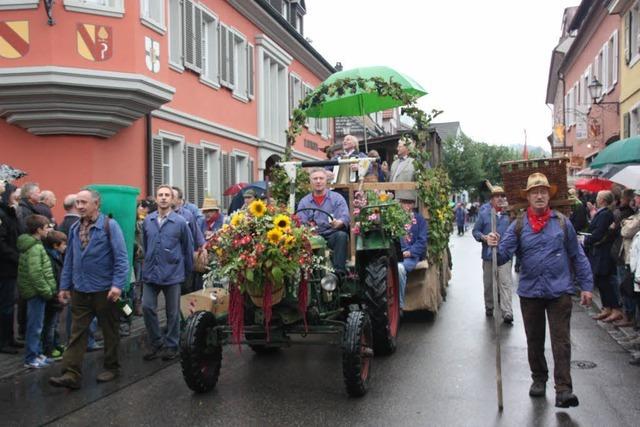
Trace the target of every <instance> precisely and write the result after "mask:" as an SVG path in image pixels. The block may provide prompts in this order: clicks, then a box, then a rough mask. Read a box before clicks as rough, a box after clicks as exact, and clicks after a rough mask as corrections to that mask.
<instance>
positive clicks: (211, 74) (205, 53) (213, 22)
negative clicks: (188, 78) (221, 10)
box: [200, 5, 220, 89]
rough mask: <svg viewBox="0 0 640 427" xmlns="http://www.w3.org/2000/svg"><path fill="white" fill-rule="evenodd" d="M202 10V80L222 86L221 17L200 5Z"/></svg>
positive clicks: (215, 85)
mask: <svg viewBox="0 0 640 427" xmlns="http://www.w3.org/2000/svg"><path fill="white" fill-rule="evenodd" d="M200 9H201V10H202V71H201V72H200V81H201V82H202V83H204V84H206V85H207V86H211V87H212V88H214V89H219V88H220V19H219V18H218V16H217V15H216V14H215V13H213V12H212V11H210V10H209V9H208V8H206V7H205V6H204V5H200Z"/></svg>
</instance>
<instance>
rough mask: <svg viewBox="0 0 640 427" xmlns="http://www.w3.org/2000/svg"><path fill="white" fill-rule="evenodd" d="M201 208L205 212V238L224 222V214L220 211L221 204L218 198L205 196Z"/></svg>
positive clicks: (203, 230)
mask: <svg viewBox="0 0 640 427" xmlns="http://www.w3.org/2000/svg"><path fill="white" fill-rule="evenodd" d="M200 210H201V211H202V213H203V214H204V223H203V226H202V228H203V229H202V232H203V233H204V237H205V239H208V238H209V237H211V235H212V234H213V233H214V232H215V231H217V230H218V229H219V228H220V227H222V224H224V214H223V213H222V212H221V211H220V206H219V205H218V201H217V200H216V199H210V198H205V199H204V201H203V202H202V208H200Z"/></svg>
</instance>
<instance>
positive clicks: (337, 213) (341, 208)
mask: <svg viewBox="0 0 640 427" xmlns="http://www.w3.org/2000/svg"><path fill="white" fill-rule="evenodd" d="M306 208H317V209H322V210H323V211H325V212H327V213H329V214H331V216H333V218H334V219H339V220H341V221H342V222H343V223H344V226H345V231H346V228H348V227H349V207H348V206H347V202H345V200H344V197H342V196H341V195H340V194H338V193H336V192H335V191H330V190H329V191H327V195H326V197H325V199H324V201H323V202H322V205H318V204H316V202H315V200H314V199H313V194H307V195H306V196H304V197H303V198H302V200H300V203H299V204H298V213H297V215H298V218H300V221H301V222H302V223H303V224H308V223H310V222H313V223H315V224H316V227H317V229H318V234H320V235H321V236H327V235H329V234H331V233H333V232H334V231H336V230H335V229H333V228H331V226H330V225H329V217H328V216H327V215H325V214H323V213H322V212H318V211H301V209H306Z"/></svg>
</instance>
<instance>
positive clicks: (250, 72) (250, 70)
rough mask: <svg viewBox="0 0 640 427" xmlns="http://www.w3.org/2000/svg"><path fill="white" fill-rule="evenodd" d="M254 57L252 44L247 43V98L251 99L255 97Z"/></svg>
mask: <svg viewBox="0 0 640 427" xmlns="http://www.w3.org/2000/svg"><path fill="white" fill-rule="evenodd" d="M254 57H255V48H254V47H253V45H252V44H250V43H248V44H247V96H248V97H249V98H253V96H254V95H255V88H254V86H253V85H254V83H253V82H254V78H255V77H254V74H255V64H254Z"/></svg>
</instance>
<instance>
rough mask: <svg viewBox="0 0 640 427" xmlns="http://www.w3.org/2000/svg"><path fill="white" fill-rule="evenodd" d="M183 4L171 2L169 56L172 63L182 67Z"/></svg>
mask: <svg viewBox="0 0 640 427" xmlns="http://www.w3.org/2000/svg"><path fill="white" fill-rule="evenodd" d="M182 49H183V46H182V4H181V3H180V0H169V55H170V57H171V62H173V63H175V64H180V65H182Z"/></svg>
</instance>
